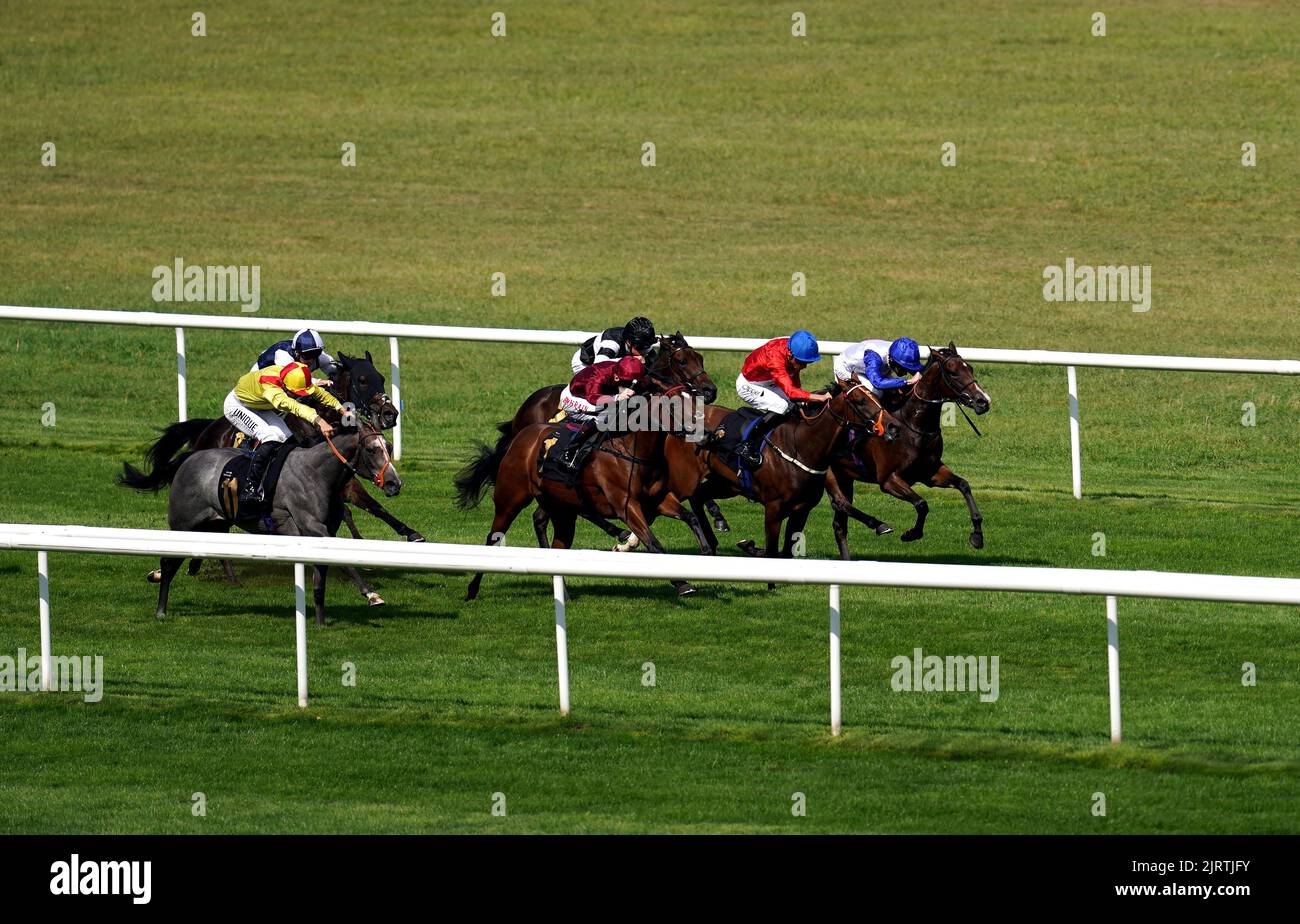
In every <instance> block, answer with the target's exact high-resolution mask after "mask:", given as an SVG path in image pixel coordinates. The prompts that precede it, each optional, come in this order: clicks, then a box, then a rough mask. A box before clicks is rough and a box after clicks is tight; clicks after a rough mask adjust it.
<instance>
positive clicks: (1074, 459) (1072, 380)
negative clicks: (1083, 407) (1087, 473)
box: [1065, 366, 1083, 498]
mask: <svg viewBox="0 0 1300 924" xmlns="http://www.w3.org/2000/svg"><path fill="white" fill-rule="evenodd" d="M1065 382H1066V387H1067V389H1068V390H1069V392H1070V483H1071V484H1072V485H1073V487H1074V496H1075V497H1076V498H1082V497H1083V463H1082V462H1081V461H1080V459H1079V380H1078V376H1077V375H1075V372H1074V367H1073V366H1066V367H1065Z"/></svg>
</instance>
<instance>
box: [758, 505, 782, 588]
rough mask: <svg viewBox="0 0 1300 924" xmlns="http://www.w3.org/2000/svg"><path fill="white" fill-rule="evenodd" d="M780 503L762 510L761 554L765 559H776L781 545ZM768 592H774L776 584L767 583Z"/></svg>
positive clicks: (766, 506)
mask: <svg viewBox="0 0 1300 924" xmlns="http://www.w3.org/2000/svg"><path fill="white" fill-rule="evenodd" d="M781 519H782V517H781V502H780V501H770V502H769V503H768V504H766V505H765V506H764V508H763V532H764V533H765V534H766V535H765V537H764V538H765V540H766V542H765V545H766V548H765V550H764V552H763V556H764V557H765V558H776V557H777V552H778V547H779V546H780V544H781ZM767 589H768V590H776V584H775V583H773V582H771V581H769V582H768V584H767Z"/></svg>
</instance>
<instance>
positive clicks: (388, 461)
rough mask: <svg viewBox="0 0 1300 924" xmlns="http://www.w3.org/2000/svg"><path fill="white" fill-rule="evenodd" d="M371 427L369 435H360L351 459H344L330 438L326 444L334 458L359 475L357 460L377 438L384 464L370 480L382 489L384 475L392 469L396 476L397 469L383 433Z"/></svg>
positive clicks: (326, 440)
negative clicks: (364, 449)
mask: <svg viewBox="0 0 1300 924" xmlns="http://www.w3.org/2000/svg"><path fill="white" fill-rule="evenodd" d="M371 426H372V429H371V430H370V432H369V433H362V434H360V435H358V437H357V445H356V447H355V448H354V449H353V451H352V458H351V459H345V458H343V453H341V452H339V450H338V447H337V446H335V445H334V441H333V440H332V439H330V438H329V437H328V436H327V437H325V442H326V443H327V444H328V445H329V448H330V452H332V453H334V456H335V457H336V458H337V459H338V460H339V461H340V462H342V463H343V464H344V466H346V467H347V470H348V471H350V472H352V474H354V475H355V474H357V460H358V459H360V458H361V450H362V447H364V446H365V445H367V444H368V443H369V442H370V441H371V440H373V439H376V438H377V439H378V440H379V450H380V452H382V453H383V454H384V464H383V465H381V466H380V467H379V471H377V472H376V473H375V475H374V477H373V478H371V479H370V480H371V481H372V482H373V483H374V485H375V486H376V487H378V488H382V487H383V486H384V482H385V480H386V479H385V476H384V473H385V472H387V471H388V470H389V469H390V468H391V469H393V474H394V475H396V474H397V469H396V468H394V467H393V460H392V458H391V457H390V456H389V455H388V443H387V442H385V440H384V435H383V433H381V432H380V431H379V430H378V429H374V428H373V424H372V425H371Z"/></svg>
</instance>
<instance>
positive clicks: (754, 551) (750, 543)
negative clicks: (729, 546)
mask: <svg viewBox="0 0 1300 924" xmlns="http://www.w3.org/2000/svg"><path fill="white" fill-rule="evenodd" d="M736 548H738V549H740V551H742V552H744V553H745V554H746V555H753V556H754V557H755V558H758V557H759V555H758V547H757V546H755V545H754V540H753V539H742V540H741V541H740V542H737V543H736Z"/></svg>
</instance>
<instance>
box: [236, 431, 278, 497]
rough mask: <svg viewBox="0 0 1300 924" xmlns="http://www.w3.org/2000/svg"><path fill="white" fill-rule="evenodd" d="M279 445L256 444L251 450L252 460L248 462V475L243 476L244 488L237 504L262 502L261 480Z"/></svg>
mask: <svg viewBox="0 0 1300 924" xmlns="http://www.w3.org/2000/svg"><path fill="white" fill-rule="evenodd" d="M279 448H280V444H279V443H258V444H257V448H256V449H254V450H253V458H252V459H250V460H249V462H248V473H247V474H246V475H245V476H244V487H243V488H242V489H241V490H240V492H239V502H240V503H241V504H246V503H249V502H251V501H260V500H262V479H263V478H264V477H265V476H266V467H267V466H268V465H270V463H271V459H272V458H274V457H275V453H276V450H277V449H279Z"/></svg>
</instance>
